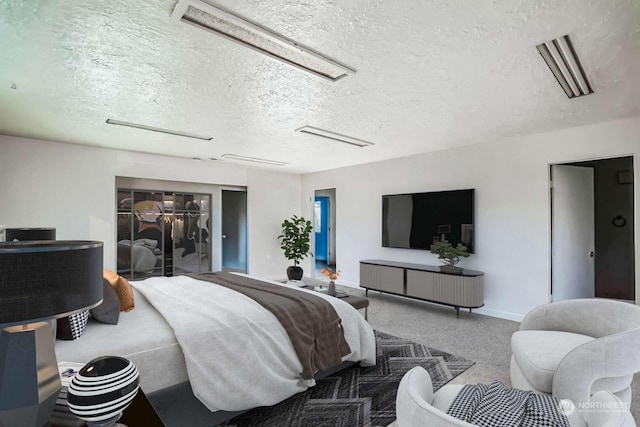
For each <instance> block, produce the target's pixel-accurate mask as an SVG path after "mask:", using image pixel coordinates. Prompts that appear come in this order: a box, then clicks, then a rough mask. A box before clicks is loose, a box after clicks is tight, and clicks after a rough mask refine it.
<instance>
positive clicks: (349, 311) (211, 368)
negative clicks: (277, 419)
mask: <svg viewBox="0 0 640 427" xmlns="http://www.w3.org/2000/svg"><path fill="white" fill-rule="evenodd" d="M273 283H274V285H275V286H289V285H285V284H280V283H275V282H273ZM131 284H132V286H134V287H135V288H136V289H137V290H138V291H140V292H141V293H142V294H143V295H144V296H145V297H146V298H147V299H148V300H149V302H151V304H152V305H153V306H154V307H155V308H156V309H157V310H158V311H159V312H160V313H161V314H162V315H163V316H164V317H165V318H166V319H167V322H168V323H169V324H170V325H171V327H172V328H173V331H174V333H175V335H176V338H177V340H178V342H179V343H180V346H181V347H182V351H183V353H184V356H185V361H186V365H187V372H188V375H189V381H190V382H191V386H192V388H193V392H194V394H195V395H196V397H198V399H200V401H201V402H202V403H203V404H204V405H205V406H206V407H207V408H209V409H210V410H212V411H215V410H225V411H239V410H244V409H249V408H253V407H257V406H269V405H274V404H276V403H278V402H280V401H282V400H284V399H286V398H288V397H290V396H292V395H293V394H295V393H298V392H300V391H304V390H305V389H307V388H308V387H309V386H310V385H313V384H309V381H304V380H302V379H301V378H300V372H302V365H301V364H300V361H299V360H298V357H297V356H296V353H295V351H294V349H293V345H292V344H291V341H290V340H289V337H288V336H287V333H286V332H285V330H284V328H283V327H282V325H280V322H278V320H277V319H276V317H275V316H274V315H273V314H272V313H271V312H269V311H267V310H266V309H264V308H263V307H262V306H261V305H259V304H258V303H256V302H255V301H253V300H252V299H250V298H248V297H246V296H244V295H242V294H240V293H238V292H235V291H232V290H230V289H228V288H225V287H222V286H216V285H214V284H212V283H208V282H201V281H198V280H195V279H192V278H189V277H185V276H178V277H172V278H171V279H170V280H167V278H163V277H158V278H151V279H147V280H144V281H141V282H131ZM302 291H303V292H312V291H308V290H304V289H302ZM314 295H317V296H319V297H320V298H325V299H326V300H328V301H329V302H330V303H331V304H332V305H333V307H334V309H335V310H336V312H337V313H338V315H339V316H340V318H341V319H342V324H343V327H344V335H345V339H346V340H347V343H348V344H349V347H350V348H351V353H350V354H349V355H348V356H345V357H344V358H343V360H348V361H353V362H358V361H360V362H361V363H362V364H363V365H366V366H370V365H375V362H376V346H375V337H374V333H373V330H372V329H371V327H370V326H369V324H368V323H367V322H366V321H365V320H364V319H363V318H362V316H361V315H360V314H359V313H358V312H357V311H356V310H355V309H353V307H351V306H350V305H349V304H347V303H345V302H344V301H341V300H340V299H339V298H334V297H330V296H326V295H322V294H318V293H314Z"/></svg>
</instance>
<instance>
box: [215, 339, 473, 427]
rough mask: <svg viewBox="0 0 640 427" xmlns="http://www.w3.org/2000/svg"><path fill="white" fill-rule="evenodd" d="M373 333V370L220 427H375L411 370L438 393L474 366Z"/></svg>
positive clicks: (386, 418)
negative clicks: (418, 370)
mask: <svg viewBox="0 0 640 427" xmlns="http://www.w3.org/2000/svg"><path fill="white" fill-rule="evenodd" d="M375 334H376V351H377V354H376V358H377V360H376V366H370V367H360V366H359V365H354V366H351V367H349V368H347V369H344V370H342V371H340V372H337V373H336V374H334V375H331V376H329V377H327V378H324V379H322V380H319V381H317V383H316V386H315V387H311V388H309V389H307V390H306V391H304V392H302V393H298V394H296V395H295V396H292V397H290V398H289V399H287V400H285V401H283V402H281V403H279V404H277V405H275V406H270V407H262V408H256V409H252V410H250V411H248V412H245V413H244V414H242V415H238V416H237V417H235V418H233V419H231V420H229V421H227V422H225V423H223V424H221V425H225V426H234V427H249V426H251V427H253V426H256V427H257V426H260V427H286V426H291V427H293V426H296V427H306V426H319V427H324V426H326V427H329V426H330V427H360V426H362V427H377V426H387V425H388V424H390V423H392V422H393V421H394V420H395V419H396V390H397V389H398V384H400V380H401V379H402V377H403V376H404V374H405V373H406V372H407V371H409V370H410V369H411V368H413V367H414V366H422V367H423V368H425V369H426V370H427V371H428V372H429V374H430V375H431V380H432V381H433V390H434V391H435V390H437V389H439V388H440V387H442V386H443V385H445V384H446V383H448V382H449V381H451V380H452V379H453V378H455V377H456V376H458V375H460V374H461V373H463V372H464V371H466V370H467V369H469V368H470V367H471V366H473V364H474V362H471V361H469V360H466V359H463V358H461V357H458V356H455V355H453V354H449V353H445V352H443V351H440V350H435V349H433V348H429V347H426V346H424V345H422V344H418V343H415V342H411V341H408V340H405V339H402V338H398V337H394V336H392V335H388V334H385V333H382V332H379V331H375Z"/></svg>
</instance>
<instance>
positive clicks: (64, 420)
mask: <svg viewBox="0 0 640 427" xmlns="http://www.w3.org/2000/svg"><path fill="white" fill-rule="evenodd" d="M59 408H60V406H59V405H56V409H54V411H53V414H52V415H51V419H50V421H49V424H47V426H48V427H84V426H86V424H85V422H84V421H82V420H80V419H79V418H77V417H76V416H75V415H73V414H72V413H71V412H66V411H61V410H59ZM65 409H66V410H67V411H68V408H65ZM118 422H119V423H122V424H125V425H126V426H127V427H165V425H164V423H163V422H162V419H160V416H159V415H158V413H157V412H156V410H155V409H154V408H153V406H152V405H151V403H150V402H149V400H148V399H147V396H146V395H145V394H144V392H143V391H142V389H140V390H138V394H137V395H136V397H135V398H134V399H133V401H132V402H131V405H129V407H128V408H127V409H125V411H124V413H123V414H122V417H121V418H120V420H118Z"/></svg>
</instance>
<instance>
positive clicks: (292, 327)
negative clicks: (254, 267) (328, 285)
mask: <svg viewBox="0 0 640 427" xmlns="http://www.w3.org/2000/svg"><path fill="white" fill-rule="evenodd" d="M187 276H189V277H192V278H194V279H197V280H204V281H207V282H211V283H215V284H216V285H220V286H224V287H226V288H229V289H232V290H234V291H236V292H240V293H241V294H243V295H245V296H247V297H249V298H251V299H252V300H254V301H256V302H257V303H258V304H260V305H261V306H263V307H264V308H265V309H267V310H269V311H270V312H271V313H273V315H274V316H275V317H276V318H277V319H278V320H279V321H280V323H281V324H282V326H283V327H284V329H285V331H286V332H287V335H289V338H290V339H291V343H292V344H293V348H294V349H295V351H296V354H297V356H298V358H299V359H300V363H301V364H302V378H303V379H305V380H310V379H312V378H313V374H314V372H316V371H319V370H322V369H327V368H331V367H333V366H337V365H339V364H340V363H342V357H343V356H346V355H347V354H349V353H350V352H351V350H350V349H349V345H348V344H347V342H346V340H345V339H344V333H343V330H342V320H341V319H340V317H338V314H337V313H336V311H335V310H334V309H333V307H332V306H331V304H329V303H328V302H327V301H325V300H324V299H322V298H319V297H317V296H315V295H311V294H310V293H306V292H301V291H298V290H297V289H290V288H285V287H281V286H274V285H272V284H268V283H264V282H260V281H258V280H255V279H251V278H249V277H245V276H239V275H236V274H229V273H200V274H188V275H187Z"/></svg>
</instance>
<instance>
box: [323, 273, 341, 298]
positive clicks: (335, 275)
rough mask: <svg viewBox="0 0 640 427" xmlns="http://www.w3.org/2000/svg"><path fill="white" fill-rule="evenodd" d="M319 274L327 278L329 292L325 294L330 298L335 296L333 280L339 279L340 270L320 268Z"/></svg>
mask: <svg viewBox="0 0 640 427" xmlns="http://www.w3.org/2000/svg"><path fill="white" fill-rule="evenodd" d="M320 273H322V274H324V275H325V276H327V277H328V278H329V291H328V292H327V294H329V295H332V296H334V297H335V296H336V282H335V280H338V277H340V273H341V271H340V270H332V269H330V268H321V269H320Z"/></svg>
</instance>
